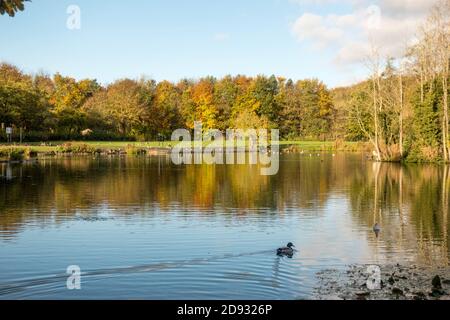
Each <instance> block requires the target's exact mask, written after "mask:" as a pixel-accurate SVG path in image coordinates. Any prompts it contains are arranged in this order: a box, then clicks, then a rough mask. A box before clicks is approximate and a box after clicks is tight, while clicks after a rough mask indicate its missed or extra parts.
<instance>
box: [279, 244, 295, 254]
mask: <svg viewBox="0 0 450 320" xmlns="http://www.w3.org/2000/svg"><path fill="white" fill-rule="evenodd" d="M292 247H295V246H294V244H293V243H292V242H289V243H288V244H287V246H286V247H282V248H278V249H277V255H279V256H288V257H292V256H293V255H294V249H293V248H292Z"/></svg>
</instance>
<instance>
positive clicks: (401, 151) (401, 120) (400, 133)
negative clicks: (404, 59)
mask: <svg viewBox="0 0 450 320" xmlns="http://www.w3.org/2000/svg"><path fill="white" fill-rule="evenodd" d="M399 79H400V115H399V126H400V128H399V130H400V132H399V144H400V158H401V159H403V78H402V75H401V73H400V77H399Z"/></svg>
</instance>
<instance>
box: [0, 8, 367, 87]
mask: <svg viewBox="0 0 450 320" xmlns="http://www.w3.org/2000/svg"><path fill="white" fill-rule="evenodd" d="M318 3H319V4H317V2H314V0H245V1H242V0H241V1H238V0H227V1H225V0H223V1H218V0H192V1H185V0H184V1H182V0H153V1H148V0H147V1H144V0H130V1H124V0H121V1H114V0H111V1H104V0H72V1H66V0H58V1H55V0H33V2H32V3H27V4H26V10H25V11H24V12H20V13H18V14H17V15H16V17H14V18H10V17H8V16H0V36H1V39H2V44H1V46H0V60H1V61H4V62H9V63H13V64H15V65H17V66H19V67H20V68H22V69H23V70H24V71H26V72H38V71H44V72H46V73H50V74H53V73H55V72H60V73H62V74H64V75H70V76H74V77H76V78H78V79H81V78H95V79H98V80H99V81H100V82H101V83H109V82H111V81H113V80H115V79H118V78H123V77H131V78H138V77H140V76H142V75H145V76H148V77H151V78H154V79H156V80H163V79H167V80H172V81H176V80H179V79H181V78H198V77H202V76H206V75H212V76H216V77H221V76H223V75H226V74H232V75H236V74H246V75H257V74H267V75H270V74H275V75H279V76H285V77H288V78H292V79H303V78H311V77H316V78H319V79H321V80H323V81H324V82H325V83H326V84H328V85H329V86H336V85H339V84H342V83H345V82H348V81H351V79H352V77H354V76H355V77H358V76H359V77H360V76H361V74H362V73H361V72H362V71H361V69H360V67H358V66H356V65H355V66H350V67H347V68H346V69H345V70H343V69H342V68H340V67H339V66H336V61H335V60H334V55H335V54H336V52H335V51H336V50H337V49H338V48H336V47H333V46H319V47H318V46H314V43H312V42H311V41H310V40H311V39H309V40H308V39H307V37H304V38H305V39H304V40H302V41H300V40H299V37H298V36H296V34H295V32H294V31H293V25H294V24H295V22H296V21H297V20H298V19H299V17H302V16H303V15H304V14H305V13H307V12H312V13H314V14H316V15H318V16H327V15H345V14H348V13H351V12H352V10H353V9H354V5H352V4H351V1H349V0H347V2H345V1H344V4H342V3H340V2H335V1H333V0H321V1H319V2H318ZM72 4H75V5H78V6H79V8H80V9H81V29H80V30H69V29H68V28H67V27H66V21H67V19H68V17H69V14H67V12H66V10H67V7H68V6H69V5H72ZM338 4H339V5H338Z"/></svg>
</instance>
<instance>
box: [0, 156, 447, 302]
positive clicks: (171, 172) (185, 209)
mask: <svg viewBox="0 0 450 320" xmlns="http://www.w3.org/2000/svg"><path fill="white" fill-rule="evenodd" d="M0 168H1V171H0V172H1V178H0V299H309V298H312V297H313V294H314V288H315V286H316V284H317V278H316V274H317V273H318V272H320V271H323V270H326V269H344V268H346V266H348V265H350V264H376V265H380V266H382V265H383V264H387V263H393V262H399V263H403V264H409V263H411V264H417V265H425V266H448V263H449V256H450V250H449V245H450V242H449V220H448V212H449V206H450V204H449V195H450V173H449V171H450V169H449V167H448V166H439V165H400V164H390V163H373V162H371V161H368V160H366V157H365V156H364V155H363V154H358V153H339V154H336V155H332V154H312V155H309V153H308V154H286V155H281V156H280V170H279V172H278V174H277V175H275V176H262V175H260V170H259V169H260V168H259V167H258V165H215V166H214V165H182V166H176V165H174V164H172V163H171V161H170V158H169V157H167V156H154V157H145V156H143V157H74V158H69V157H67V158H55V159H40V160H39V162H38V163H27V164H22V165H19V164H15V165H12V164H0ZM376 222H378V223H379V224H380V225H381V227H382V230H381V233H380V234H379V236H378V237H376V235H375V234H374V232H373V230H372V227H373V225H374V224H375V223H376ZM289 241H291V242H293V243H294V244H295V245H296V248H297V250H298V251H297V252H295V254H294V256H293V257H292V258H289V257H279V256H277V255H276V254H275V250H276V248H277V247H280V246H283V245H286V244H287V243H288V242H289ZM71 265H77V266H79V267H80V269H81V273H82V275H81V289H80V290H68V289H67V287H66V281H67V277H68V274H66V269H67V267H68V266H71Z"/></svg>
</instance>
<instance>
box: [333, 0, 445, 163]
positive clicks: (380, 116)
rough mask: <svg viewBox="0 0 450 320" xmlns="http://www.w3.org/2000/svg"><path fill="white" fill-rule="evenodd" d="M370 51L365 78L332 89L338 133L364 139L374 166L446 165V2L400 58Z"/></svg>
mask: <svg viewBox="0 0 450 320" xmlns="http://www.w3.org/2000/svg"><path fill="white" fill-rule="evenodd" d="M382 49H383V48H380V47H377V46H375V45H372V46H371V52H370V54H369V55H368V56H367V59H366V61H365V62H366V66H367V67H368V70H369V71H370V72H369V74H370V75H369V78H368V79H367V80H366V81H363V82H362V83H359V84H357V85H354V86H352V87H348V88H339V89H336V90H334V95H333V96H334V103H335V105H336V108H337V109H338V110H339V113H338V114H339V116H338V117H339V118H340V119H341V120H342V121H341V122H340V123H341V124H342V125H341V126H340V128H339V131H340V133H341V134H343V135H344V136H346V138H347V139H350V140H352V139H353V140H366V141H368V142H369V143H370V144H371V145H372V148H373V156H374V158H375V159H376V160H378V161H398V160H408V161H415V162H416V161H440V160H443V161H447V162H448V161H450V145H449V143H450V141H449V110H448V80H449V63H450V1H449V0H442V1H440V2H439V3H438V4H437V5H436V6H435V7H433V8H432V10H431V12H430V13H429V16H428V18H427V19H426V21H425V22H424V23H423V24H422V25H421V26H420V27H419V30H417V41H416V42H415V43H414V45H412V46H409V47H406V48H405V50H404V55H403V56H402V57H400V58H397V59H394V58H391V57H383V56H382V55H381V54H380V52H381V51H382Z"/></svg>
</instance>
